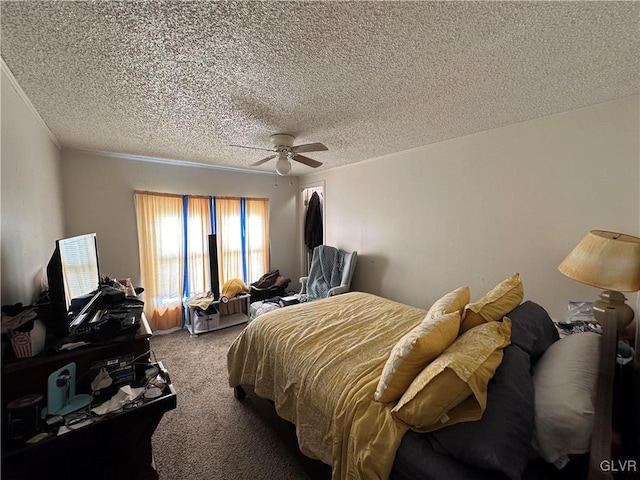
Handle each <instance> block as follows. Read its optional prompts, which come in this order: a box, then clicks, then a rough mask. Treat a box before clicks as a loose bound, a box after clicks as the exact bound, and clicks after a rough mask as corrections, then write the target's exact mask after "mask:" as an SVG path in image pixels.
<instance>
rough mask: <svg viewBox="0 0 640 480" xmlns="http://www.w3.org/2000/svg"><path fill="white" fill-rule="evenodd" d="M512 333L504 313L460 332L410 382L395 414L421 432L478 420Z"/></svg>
mask: <svg viewBox="0 0 640 480" xmlns="http://www.w3.org/2000/svg"><path fill="white" fill-rule="evenodd" d="M510 338H511V321H510V320H509V319H508V318H506V317H505V318H504V320H503V321H502V322H490V323H485V324H482V325H479V326H478V327H476V328H473V329H471V330H469V331H468V332H467V333H465V334H463V335H461V336H460V337H458V339H457V340H456V341H455V342H454V343H453V344H452V345H451V346H450V347H449V348H447V349H446V350H445V351H444V352H443V353H442V354H441V355H440V356H439V357H438V358H437V359H435V360H434V361H433V362H431V363H430V364H429V365H428V366H427V367H426V368H425V369H424V370H422V372H420V374H419V375H418V376H417V377H416V378H415V380H414V381H413V382H411V385H410V386H409V388H408V389H407V391H406V392H405V393H404V395H402V397H401V398H400V401H398V403H397V404H396V406H395V407H394V408H393V409H392V410H391V415H392V416H393V418H394V419H395V420H397V421H399V422H401V423H404V424H406V425H408V426H409V428H411V429H413V430H415V431H417V432H430V431H433V430H437V429H439V428H442V427H445V426H448V425H453V424H456V423H459V422H471V421H475V420H479V419H480V418H482V414H483V413H484V411H485V409H486V407H487V384H488V383H489V380H491V378H493V375H494V373H495V371H496V369H497V368H498V366H499V365H500V363H501V362H502V356H503V348H504V347H506V346H507V345H509V343H510Z"/></svg>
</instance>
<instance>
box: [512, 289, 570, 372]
mask: <svg viewBox="0 0 640 480" xmlns="http://www.w3.org/2000/svg"><path fill="white" fill-rule="evenodd" d="M506 317H509V319H511V344H512V345H517V346H519V347H520V348H521V349H523V350H524V351H525V352H527V353H528V354H529V355H530V356H531V360H532V361H533V362H535V361H536V360H537V359H538V358H539V357H540V356H541V355H542V354H543V353H544V352H545V350H546V349H547V348H549V347H550V346H551V345H552V344H553V343H554V342H555V341H556V340H558V338H560V336H559V335H558V329H557V328H556V326H555V325H554V323H553V320H551V317H549V314H548V313H547V311H546V310H545V309H544V308H542V307H541V306H540V305H538V304H537V303H534V302H532V301H530V300H527V301H526V302H523V303H521V304H520V305H518V306H517V307H516V308H514V309H513V310H511V311H510V312H509V313H507V315H506Z"/></svg>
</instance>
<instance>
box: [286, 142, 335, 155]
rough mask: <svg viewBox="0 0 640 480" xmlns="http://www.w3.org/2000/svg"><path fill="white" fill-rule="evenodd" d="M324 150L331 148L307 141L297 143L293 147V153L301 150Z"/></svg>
mask: <svg viewBox="0 0 640 480" xmlns="http://www.w3.org/2000/svg"><path fill="white" fill-rule="evenodd" d="M324 150H329V149H328V148H327V147H325V146H324V145H323V144H321V143H305V144H304V145H296V146H295V147H292V148H291V151H292V152H293V153H299V152H322V151H324Z"/></svg>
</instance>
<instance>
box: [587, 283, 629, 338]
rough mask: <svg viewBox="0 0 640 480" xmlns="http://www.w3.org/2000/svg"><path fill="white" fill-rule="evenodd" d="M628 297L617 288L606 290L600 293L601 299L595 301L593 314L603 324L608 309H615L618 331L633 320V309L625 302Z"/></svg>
mask: <svg viewBox="0 0 640 480" xmlns="http://www.w3.org/2000/svg"><path fill="white" fill-rule="evenodd" d="M626 299H627V298H626V297H625V296H624V295H623V294H622V293H620V292H616V291H615V290H605V291H604V292H602V293H601V294H600V300H596V301H595V302H593V307H592V308H593V316H594V317H595V319H596V320H597V321H598V322H599V323H600V324H602V323H603V321H604V319H605V316H606V314H607V310H609V311H611V310H613V312H612V313H613V314H614V315H615V319H616V323H617V325H618V332H621V331H622V330H624V329H625V327H626V326H627V325H629V324H630V323H631V321H632V320H633V316H634V313H633V309H632V308H631V307H630V306H629V305H627V304H626V303H624V302H625V300H626Z"/></svg>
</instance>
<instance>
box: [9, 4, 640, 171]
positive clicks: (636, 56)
mask: <svg viewBox="0 0 640 480" xmlns="http://www.w3.org/2000/svg"><path fill="white" fill-rule="evenodd" d="M0 13H1V17H0V27H1V33H2V43H1V51H2V57H3V59H4V61H5V62H6V64H7V66H8V67H9V69H10V70H11V72H12V73H13V75H14V76H15V78H16V79H17V81H18V83H19V84H20V86H21V87H22V88H23V90H24V91H25V93H26V94H27V96H28V97H29V98H30V100H31V101H32V103H33V105H34V106H35V108H36V109H37V110H38V112H39V113H40V115H41V117H42V118H43V120H44V121H45V123H46V124H47V125H48V127H49V129H50V130H51V131H52V132H53V134H54V135H55V137H56V138H57V139H58V142H59V143H60V144H61V145H62V146H63V147H67V148H76V149H85V150H94V151H102V152H114V153H124V154H130V155H142V156H150V157H159V158H166V159H177V160H183V161H192V162H197V163H205V164H212V165H223V166H231V167H240V168H248V166H249V165H250V164H251V163H253V162H254V161H256V160H259V159H260V158H262V157H264V156H266V155H268V153H266V152H260V151H258V150H248V149H240V148H233V147H229V145H230V144H242V145H250V146H254V147H262V148H270V144H269V136H270V135H271V134H273V133H281V132H283V133H290V134H292V135H294V136H295V137H296V141H295V143H296V144H301V143H309V142H322V143H324V144H325V145H326V146H327V147H328V148H329V150H328V151H326V152H319V153H313V154H307V155H308V156H309V157H312V158H314V159H317V160H319V161H321V162H324V165H323V166H322V167H320V168H331V167H335V166H339V165H345V164H349V163H353V162H358V161H361V160H365V159H368V158H372V157H377V156H381V155H385V154H389V153H392V152H396V151H400V150H405V149H409V148H413V147H417V146H420V145H425V144H429V143H433V142H437V141H441V140H444V139H448V138H453V137H459V136H462V135H467V134H470V133H474V132H478V131H484V130H488V129H491V128H495V127H499V126H502V125H506V124H512V123H517V122H521V121H525V120H530V119H533V118H538V117H541V116H545V115H550V114H553V113H557V112H562V111H567V110H572V109H575V108H580V107H584V106H587V105H593V104H596V103H599V102H604V101H607V100H612V99H615V98H620V97H623V96H626V95H631V94H634V93H637V92H638V85H639V84H640V75H639V72H640V3H639V2H535V3H534V2H359V1H358V2H246V1H243V2H182V1H170V2H114V1H106V2H104V1H101V2H55V1H46V2H45V1H28V2H22V1H20V2H8V1H2V4H1V12H0ZM5 121H6V119H5ZM274 164H275V161H272V162H267V163H265V164H263V165H261V166H260V167H259V168H258V169H259V170H265V171H273V168H274ZM309 171H311V169H310V168H309V167H306V166H302V165H294V169H293V171H292V173H293V174H295V175H300V174H304V173H307V172H309Z"/></svg>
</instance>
